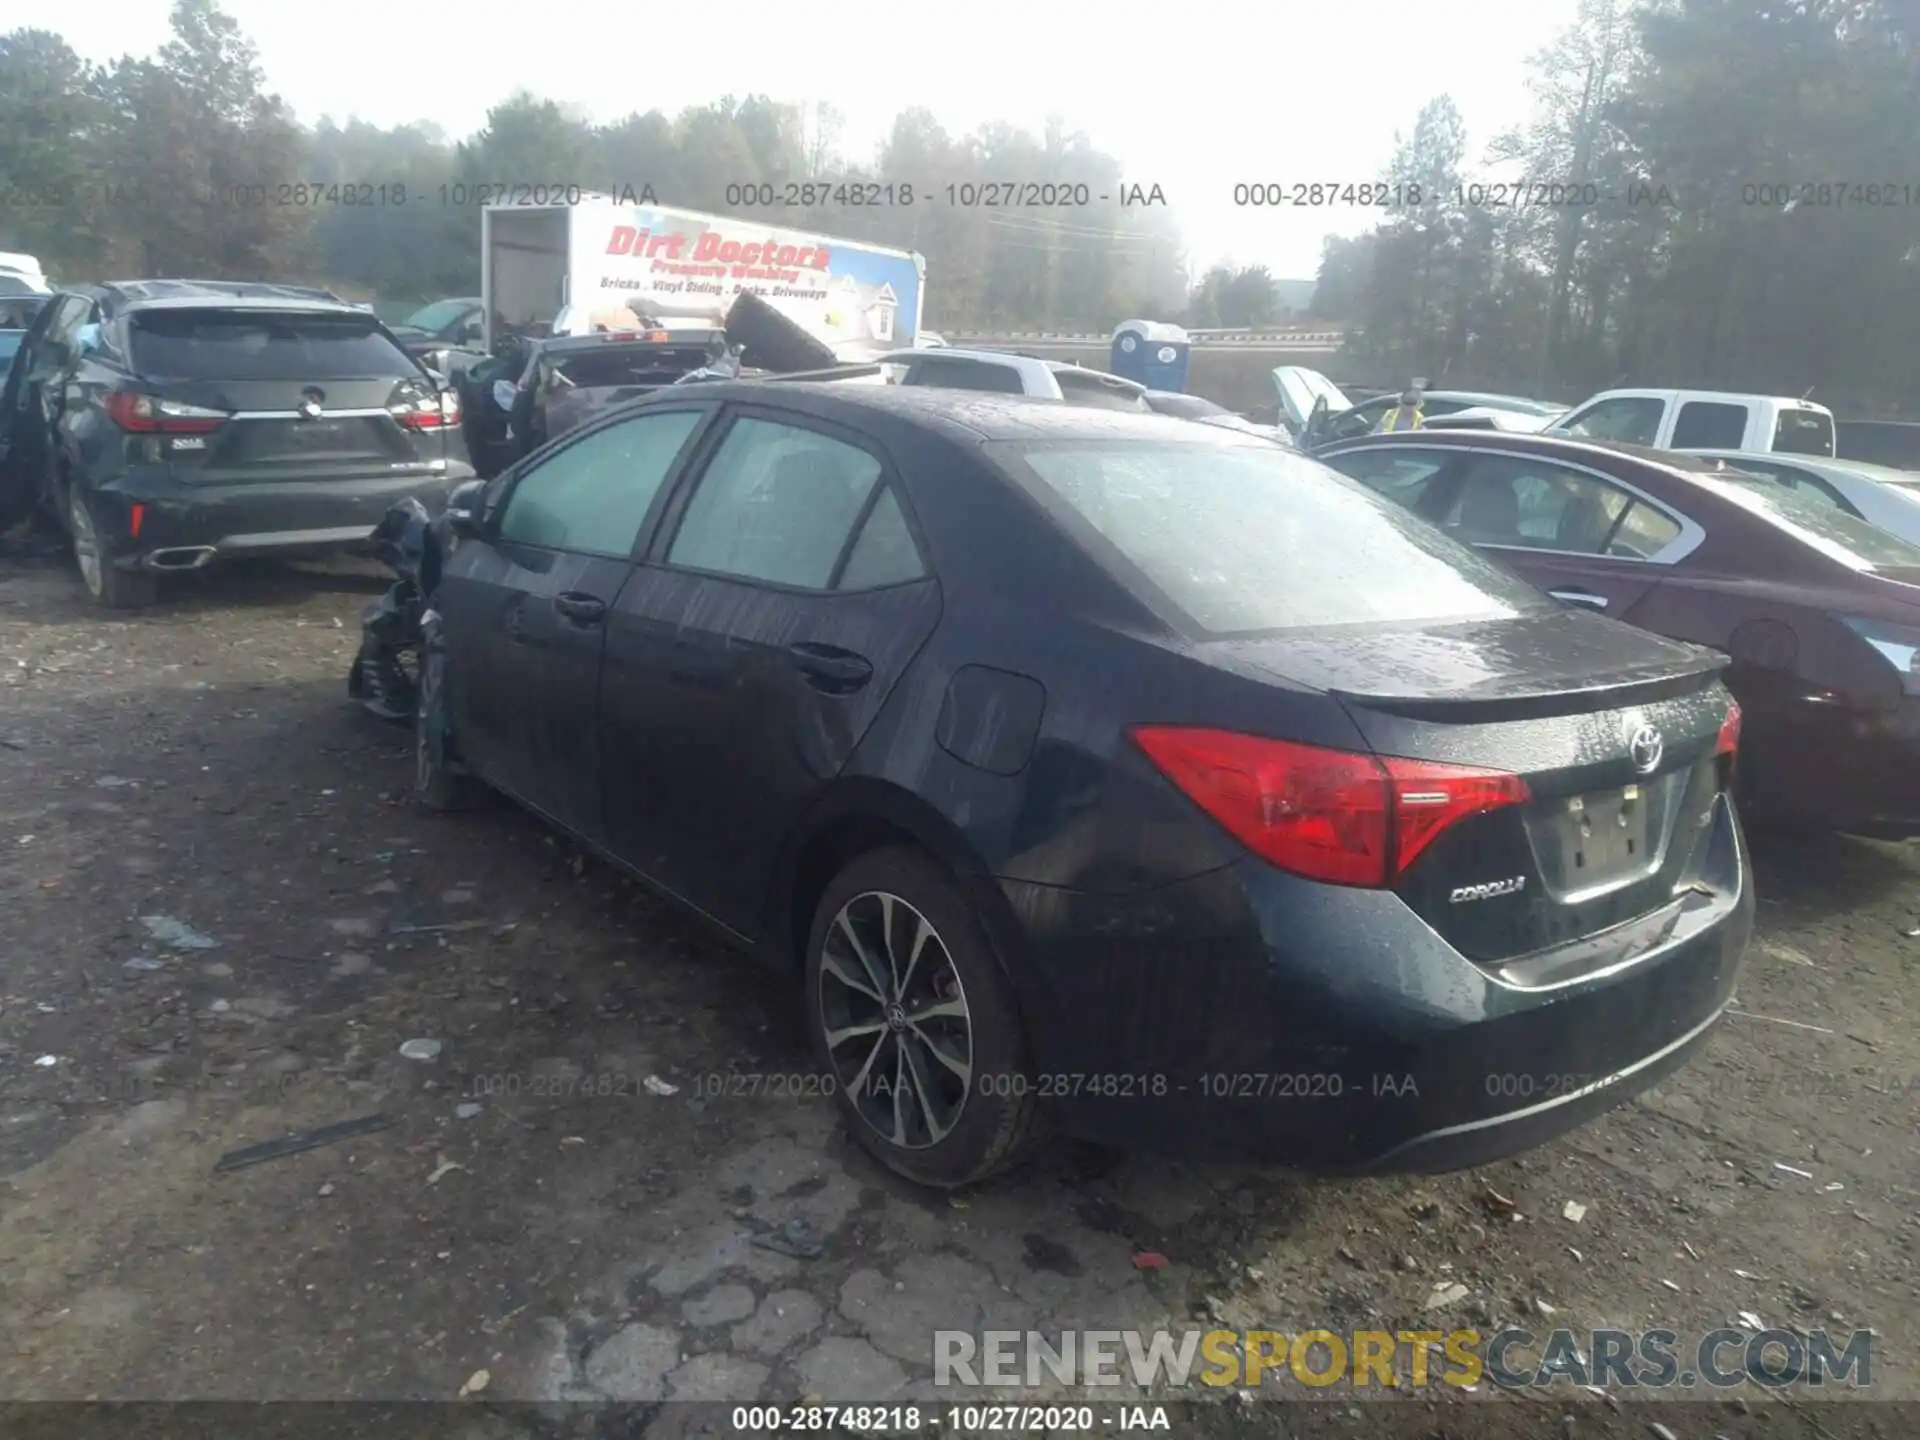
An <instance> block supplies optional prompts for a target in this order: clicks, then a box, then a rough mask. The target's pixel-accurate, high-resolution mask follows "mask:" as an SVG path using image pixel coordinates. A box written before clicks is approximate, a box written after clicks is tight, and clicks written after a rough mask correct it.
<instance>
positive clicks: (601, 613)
mask: <svg viewBox="0 0 1920 1440" xmlns="http://www.w3.org/2000/svg"><path fill="white" fill-rule="evenodd" d="M553 608H554V609H556V610H558V611H559V612H560V613H561V614H562V615H564V616H565V617H566V618H567V619H569V620H571V621H572V622H573V623H574V624H576V625H598V624H599V623H600V622H601V621H602V620H603V619H605V618H606V614H607V602H606V601H604V600H599V599H596V598H594V597H593V596H591V595H582V594H579V593H578V592H577V591H569V592H567V593H566V594H562V595H556V596H554V597H553Z"/></svg>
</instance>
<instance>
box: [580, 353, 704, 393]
mask: <svg viewBox="0 0 1920 1440" xmlns="http://www.w3.org/2000/svg"><path fill="white" fill-rule="evenodd" d="M715 358H716V356H715V352H714V351H713V350H710V349H708V348H707V347H706V346H704V345H698V346H696V345H658V344H652V345H619V346H608V347H607V348H606V349H603V350H583V351H577V352H575V353H573V354H570V355H567V354H562V355H556V356H554V357H552V358H551V359H550V360H549V362H548V364H549V365H550V366H551V368H552V369H554V370H556V371H558V372H559V373H560V374H562V375H564V376H566V377H567V379H569V380H571V381H572V382H573V383H574V384H575V385H579V386H583V387H585V388H587V389H593V388H595V387H598V386H603V385H668V384H671V383H672V382H673V381H675V380H677V379H679V378H680V376H682V375H687V374H691V373H692V372H693V371H695V370H698V369H700V368H701V366H703V365H706V364H708V363H709V362H711V361H712V360H713V359H715Z"/></svg>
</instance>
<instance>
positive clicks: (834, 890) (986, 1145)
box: [806, 849, 1040, 1190]
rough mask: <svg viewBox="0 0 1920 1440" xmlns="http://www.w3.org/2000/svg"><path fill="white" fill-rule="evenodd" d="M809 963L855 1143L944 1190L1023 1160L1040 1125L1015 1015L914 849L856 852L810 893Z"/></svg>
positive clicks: (945, 881) (818, 1022)
mask: <svg viewBox="0 0 1920 1440" xmlns="http://www.w3.org/2000/svg"><path fill="white" fill-rule="evenodd" d="M889 915H890V916H891V928H890V929H889V925H888V919H889ZM923 925H924V926H925V932H924V935H922V929H921V927H922V926H923ZM916 938H918V939H919V944H918V947H917V952H916V947H915V940H916ZM806 956H807V961H806V1006H807V1025H808V1029H809V1031H810V1032H811V1034H812V1037H813V1044H814V1051H815V1054H816V1055H817V1057H818V1059H819V1061H820V1064H821V1066H822V1067H823V1069H824V1071H825V1073H826V1074H827V1075H829V1076H831V1077H832V1080H833V1085H834V1098H835V1101H836V1103H837V1104H838V1105H839V1106H840V1110H841V1114H842V1116H843V1117H844V1118H845V1120H846V1123H847V1126H848V1128H849V1129H850V1130H851V1132H852V1134H853V1138H854V1139H855V1141H857V1142H858V1143H859V1145H860V1146H861V1148H863V1149H864V1150H866V1151H867V1153H868V1154H870V1155H872V1156H873V1157H874V1159H876V1160H878V1161H879V1162H880V1163H881V1164H882V1165H884V1166H886V1167H887V1169H889V1170H891V1171H893V1172H894V1173H895V1174H896V1175H901V1176H904V1177H906V1178H907V1179H909V1180H912V1181H915V1182H917V1183H919V1184H922V1185H928V1186H933V1187H936V1188H939V1189H945V1190H951V1189H957V1188H959V1187H960V1186H963V1185H969V1184H973V1183H975V1182H977V1181H980V1180H984V1179H986V1178H987V1177H988V1176H990V1175H993V1174H996V1173H998V1172H1001V1171H1004V1170H1006V1169H1008V1168H1010V1167H1011V1166H1013V1165H1015V1164H1017V1163H1018V1162H1019V1161H1020V1160H1021V1159H1022V1158H1024V1156H1025V1154H1026V1153H1027V1151H1028V1150H1029V1149H1030V1147H1031V1146H1032V1144H1033V1142H1034V1141H1035V1139H1036V1138H1037V1136H1038V1134H1039V1125H1040V1116H1039V1108H1038V1105H1037V1103H1036V1098H1035V1096H1034V1094H1033V1090H1032V1087H1031V1085H1030V1084H1029V1083H1028V1074H1029V1070H1028V1059H1027V1044H1026V1036H1025V1034H1024V1031H1023V1029H1022V1025H1021V1018H1020V1011H1019V1007H1018V1005H1017V1004H1016V1003H1015V1001H1014V997H1013V992H1012V990H1011V988H1010V987H1009V986H1008V984H1007V982H1006V979H1005V977H1004V976H1003V975H1002V974H1001V970H1000V962H999V959H998V957H997V956H996V955H995V953H994V950H993V947H992V944H991V942H990V941H989V940H988V938H987V932H986V927H985V926H984V925H983V924H982V922H981V918H980V915H979V913H978V911H977V910H976V909H975V907H974V905H973V903H972V902H971V901H970V900H969V899H968V898H967V896H966V893H965V892H964V891H963V890H962V889H961V887H960V885H959V883H958V882H957V881H956V880H955V879H954V877H953V876H952V875H951V874H949V873H948V872H947V871H946V870H945V869H944V868H943V867H942V866H940V865H939V864H937V863H935V862H934V861H933V860H932V859H931V858H929V857H928V856H926V855H923V854H921V853H920V852H918V851H915V850H909V849H887V850H877V851H872V852H869V853H868V854H866V855H862V856H861V857H859V858H858V859H856V860H855V861H853V862H852V863H851V864H850V865H848V866H847V867H846V868H845V869H844V870H842V871H841V872H840V874H839V875H837V876H836V877H834V879H833V881H832V883H831V884H829V885H828V886H827V888H826V890H825V892H824V893H823V894H822V895H821V897H820V903H819V905H818V907H817V908H816V909H815V912H814V917H813V924H812V925H811V927H809V929H808V932H807V950H806ZM868 1036H871V1037H872V1038H873V1043H872V1045H871V1046H869V1045H867V1043H866V1041H867V1037H868ZM836 1037H837V1038H836ZM896 1105H897V1108H896Z"/></svg>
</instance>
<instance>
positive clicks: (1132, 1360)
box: [933, 1329, 1873, 1390]
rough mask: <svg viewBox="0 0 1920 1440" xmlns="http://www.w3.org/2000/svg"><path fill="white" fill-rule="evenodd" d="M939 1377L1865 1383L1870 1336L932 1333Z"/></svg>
mask: <svg viewBox="0 0 1920 1440" xmlns="http://www.w3.org/2000/svg"><path fill="white" fill-rule="evenodd" d="M933 1354H934V1360H933V1375H934V1383H935V1384H936V1385H943V1386H985V1387H991V1388H996V1389H998V1388H1006V1387H1013V1388H1017V1387H1020V1386H1040V1385H1047V1384H1052V1385H1059V1384H1066V1385H1080V1386H1122V1385H1133V1386H1136V1387H1138V1388H1140V1389H1142V1390H1146V1389H1150V1388H1152V1387H1154V1386H1171V1387H1175V1388H1178V1387H1181V1386H1187V1385H1191V1384H1193V1383H1194V1382H1195V1381H1196V1380H1197V1381H1198V1382H1199V1383H1200V1384H1202V1385H1210V1386H1247V1387H1254V1386H1258V1385H1260V1384H1261V1383H1262V1382H1263V1381H1264V1380H1265V1379H1266V1378H1267V1377H1269V1376H1272V1377H1273V1378H1275V1379H1281V1378H1287V1377H1290V1378H1291V1379H1293V1380H1295V1381H1297V1382H1298V1383H1299V1384H1302V1385H1308V1386H1316V1387H1318V1386H1329V1385H1338V1384H1341V1383H1343V1382H1344V1383H1347V1384H1350V1385H1352V1386H1354V1387H1355V1388H1367V1387H1371V1386H1379V1387H1382V1388H1385V1389H1396V1388H1398V1387H1399V1386H1400V1384H1401V1383H1402V1377H1403V1376H1404V1377H1406V1379H1407V1380H1409V1381H1411V1383H1412V1384H1413V1385H1414V1386H1415V1387H1416V1388H1418V1387H1424V1386H1428V1385H1449V1386H1454V1387H1458V1388H1462V1389H1464V1388H1466V1387H1467V1386H1471V1385H1478V1384H1480V1383H1481V1381H1483V1380H1486V1381H1491V1382H1492V1383H1493V1384H1495V1385H1498V1386H1501V1387H1503V1388H1508V1389H1520V1388H1526V1387H1534V1386H1550V1385H1552V1384H1553V1383H1554V1382H1555V1381H1566V1382H1568V1383H1570V1384H1573V1385H1601V1386H1618V1387H1621V1388H1626V1389H1654V1390H1666V1389H1672V1388H1679V1389H1693V1388H1696V1387H1702V1386H1704V1387H1707V1388H1709V1389H1724V1388H1728V1387H1731V1386H1736V1385H1747V1384H1753V1385H1761V1386H1765V1387H1767V1388H1770V1389H1776V1390H1777V1389H1783V1388H1786V1387H1788V1386H1795V1385H1804V1386H1814V1387H1819V1386H1826V1385H1831V1384H1842V1385H1852V1386H1855V1387H1858V1388H1863V1389H1864V1388H1866V1387H1869V1386H1871V1385H1872V1383H1873V1336H1872V1333H1871V1332H1870V1331H1865V1330H1858V1331H1854V1332H1852V1333H1851V1334H1848V1335H1845V1336H1843V1337H1839V1338H1836V1337H1833V1336H1830V1335H1829V1334H1828V1333H1827V1332H1826V1331H1824V1330H1815V1331H1812V1332H1811V1333H1809V1334H1807V1335H1800V1334H1797V1333H1796V1332H1794V1331H1791V1330H1779V1329H1775V1330H1756V1331H1750V1330H1734V1329H1724V1330H1713V1331H1709V1332H1707V1333H1706V1334H1704V1335H1701V1336H1700V1337H1699V1338H1698V1339H1697V1340H1694V1341H1683V1340H1682V1338H1681V1336H1680V1334H1679V1333H1678V1332H1677V1331H1673V1330H1644V1331H1638V1332H1629V1331H1625V1330H1595V1331H1592V1332H1576V1331H1573V1330H1554V1331H1551V1332H1549V1333H1547V1334H1545V1335H1535V1334H1533V1333H1532V1332H1530V1331H1526V1330H1517V1329H1515V1330H1499V1331H1492V1332H1485V1331H1479V1330H1450V1331H1442V1330H1354V1331H1347V1332H1341V1333H1335V1332H1334V1331H1331V1330H1301V1331H1296V1332H1288V1331H1280V1330H1244V1331H1237V1330H1204V1331H1203V1330H1182V1331H1171V1330H1154V1331H1141V1330H1077V1331H1076V1330H1064V1331H1061V1332H1059V1333H1057V1334H1053V1335H1045V1334H1042V1333H1040V1332H1039V1331H1034V1330H1027V1331H1021V1330H987V1331H983V1332H981V1333H980V1334H978V1335H975V1334H973V1333H970V1332H968V1331H964V1330H937V1331H935V1332H934V1337H933Z"/></svg>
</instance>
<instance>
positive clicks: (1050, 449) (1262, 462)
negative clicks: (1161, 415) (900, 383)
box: [987, 439, 1550, 634]
mask: <svg viewBox="0 0 1920 1440" xmlns="http://www.w3.org/2000/svg"><path fill="white" fill-rule="evenodd" d="M987 448H988V450H989V451H990V452H991V453H994V454H996V456H997V457H998V458H999V459H1000V460H1001V461H1002V463H1004V464H1005V465H1006V466H1007V468H1008V469H1009V470H1010V471H1011V472H1012V473H1013V474H1014V475H1015V476H1016V477H1017V478H1019V479H1020V480H1021V481H1023V482H1024V483H1025V484H1026V485H1027V487H1028V489H1029V491H1030V492H1031V493H1033V494H1034V496H1035V498H1036V499H1038V500H1039V501H1040V503H1041V504H1042V505H1044V506H1046V507H1047V508H1048V510H1049V511H1051V512H1052V513H1053V514H1054V515H1055V516H1056V518H1057V519H1059V520H1060V521H1061V523H1062V524H1063V526H1064V527H1065V528H1066V529H1068V530H1069V532H1073V533H1075V534H1076V538H1079V539H1080V540H1081V541H1082V543H1083V544H1086V545H1087V548H1089V549H1090V550H1091V551H1093V552H1094V553H1095V555H1096V556H1097V557H1098V558H1101V559H1102V560H1103V562H1104V563H1107V564H1108V565H1109V568H1112V569H1115V571H1116V573H1118V574H1119V575H1120V576H1121V578H1122V579H1123V580H1133V579H1135V578H1136V577H1137V578H1138V579H1141V580H1144V581H1145V582H1146V583H1147V585H1149V586H1151V587H1152V588H1154V589H1156V590H1158V591H1159V592H1160V594H1161V595H1163V596H1164V597H1165V598H1166V600H1168V601H1169V602H1171V604H1172V606H1173V608H1174V609H1175V610H1177V611H1179V612H1181V613H1182V614H1183V615H1184V616H1185V617H1186V619H1187V620H1188V621H1189V622H1190V623H1191V624H1192V626H1194V627H1195V628H1196V629H1199V630H1202V631H1205V632H1208V633H1211V634H1233V633H1239V632H1245V631H1263V630H1280V629H1294V628H1300V627H1306V626H1315V625H1344V624H1354V623H1366V622H1419V621H1440V620H1467V619H1490V618H1495V617H1502V616H1511V615H1518V614H1524V613H1528V612H1531V611H1535V610H1540V609H1544V608H1550V607H1549V603H1548V602H1547V601H1546V600H1545V599H1544V597H1542V596H1541V594H1540V593H1539V592H1538V591H1537V590H1535V589H1533V587H1531V586H1529V585H1527V584H1526V583H1524V582H1523V581H1521V580H1520V579H1518V578H1517V577H1516V576H1514V575H1512V574H1511V573H1509V572H1508V571H1506V570H1503V569H1501V568H1500V567H1499V566H1497V565H1495V564H1494V563H1493V562H1492V561H1490V560H1487V559H1485V558H1483V557H1482V556H1481V555H1479V554H1478V553H1477V552H1475V551H1473V550H1471V549H1469V548H1468V547H1466V546H1464V545H1461V544H1458V543H1456V542H1455V541H1453V540H1450V539H1449V538H1447V537H1446V536H1445V535H1443V534H1441V533H1440V531H1439V530H1437V529H1435V528H1434V527H1433V526H1431V525H1429V524H1427V523H1426V522H1425V521H1423V520H1420V519H1417V518H1416V517H1415V516H1414V515H1413V514H1411V513H1410V512H1409V511H1406V510H1403V509H1402V508H1400V507H1399V506H1398V505H1395V504H1393V503H1392V502H1391V501H1388V500H1383V499H1381V498H1380V497H1379V496H1377V495H1375V494H1373V493H1372V492H1371V491H1369V490H1367V489H1366V488H1365V487H1364V486H1361V485H1358V484H1356V483H1354V482H1352V481H1350V480H1347V479H1346V478H1345V477H1343V476H1340V475H1337V474H1335V473H1334V472H1333V471H1332V470H1329V469H1328V468H1327V467H1326V466H1324V465H1320V464H1317V463H1315V462H1314V461H1311V460H1308V459H1306V458H1305V457H1304V456H1301V455H1297V454H1294V453H1292V452H1289V451H1286V450H1283V449H1281V448H1280V447H1279V446H1276V445H1268V444H1264V443H1261V442H1259V441H1253V440H1249V441H1247V442H1246V443H1244V444H1236V443H1232V442H1231V441H1229V442H1228V443H1225V444H1219V443H1209V442H1207V441H1201V442H1199V443H1193V442H1179V441H1166V442H1158V441H1134V440H1078V439H1076V440H1057V441H996V442H994V443H992V444H990V445H989V446H988V447H987ZM1129 571H1131V572H1133V574H1132V575H1129V573H1128V572H1129Z"/></svg>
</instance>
